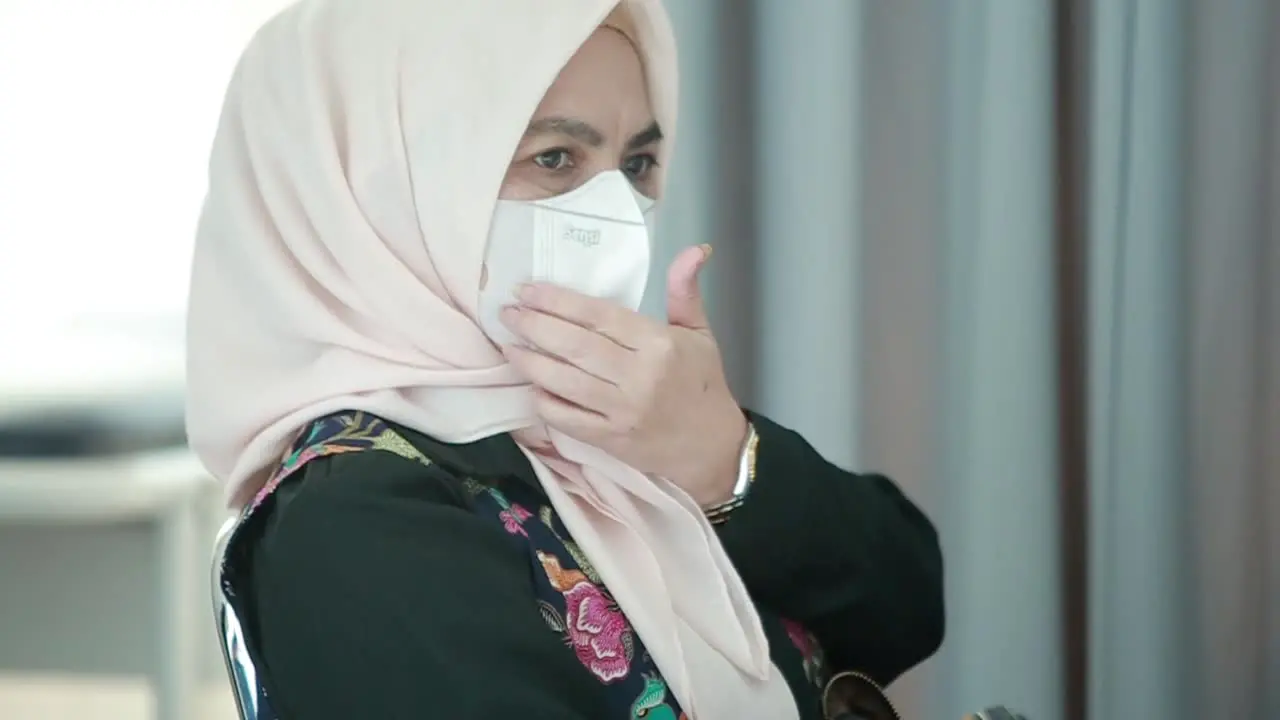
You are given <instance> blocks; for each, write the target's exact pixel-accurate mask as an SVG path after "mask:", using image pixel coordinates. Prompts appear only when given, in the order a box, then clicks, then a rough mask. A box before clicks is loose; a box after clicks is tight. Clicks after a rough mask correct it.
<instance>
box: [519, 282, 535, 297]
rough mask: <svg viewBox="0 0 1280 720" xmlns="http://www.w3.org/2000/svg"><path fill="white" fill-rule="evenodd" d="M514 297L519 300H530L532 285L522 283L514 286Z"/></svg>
mask: <svg viewBox="0 0 1280 720" xmlns="http://www.w3.org/2000/svg"><path fill="white" fill-rule="evenodd" d="M516 297H517V298H519V299H520V300H530V299H532V298H533V285H532V284H530V283H524V284H522V285H517V286H516Z"/></svg>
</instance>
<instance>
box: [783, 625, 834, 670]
mask: <svg viewBox="0 0 1280 720" xmlns="http://www.w3.org/2000/svg"><path fill="white" fill-rule="evenodd" d="M782 627H784V628H786V630H787V637H789V638H790V639H791V644H792V645H795V647H796V650H798V651H800V657H801V658H802V659H803V661H804V674H805V677H807V678H809V681H810V682H812V683H814V684H815V685H817V686H819V687H821V686H822V684H823V676H824V675H825V674H826V660H825V659H824V658H823V653H822V646H821V645H819V644H818V641H817V639H815V638H814V637H813V635H812V634H811V633H810V632H809V631H808V630H805V629H804V627H803V626H802V625H800V623H797V622H793V621H791V620H787V619H786V618H783V619H782Z"/></svg>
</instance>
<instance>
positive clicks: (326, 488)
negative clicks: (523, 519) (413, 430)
mask: <svg viewBox="0 0 1280 720" xmlns="http://www.w3.org/2000/svg"><path fill="white" fill-rule="evenodd" d="M295 481H296V482H295ZM463 482H464V481H463V479H462V478H461V477H459V476H457V475H456V474H455V473H453V472H451V471H450V470H449V469H448V468H447V467H446V466H444V465H442V464H441V463H438V462H437V461H436V459H435V458H434V457H433V456H432V454H431V452H430V448H429V447H428V448H423V447H421V446H420V444H418V443H414V442H413V441H412V440H411V439H410V438H408V437H406V435H405V433H403V432H401V431H400V430H399V429H397V428H396V427H395V426H394V425H392V424H391V423H388V422H386V421H384V420H383V419H381V418H379V417H377V416H375V415H372V414H369V413H365V412H360V411H345V412H341V413H336V414H333V415H329V416H327V417H323V418H319V419H317V420H316V421H314V422H313V423H311V424H310V425H309V426H308V427H307V428H306V429H304V430H303V432H301V433H299V435H298V439H297V440H296V441H295V443H294V445H293V447H292V448H291V450H290V452H289V454H288V455H287V456H286V457H285V458H284V460H283V461H282V463H281V465H280V468H279V469H278V470H277V472H276V474H275V476H274V477H273V478H272V481H271V482H270V483H269V484H268V487H269V491H274V489H275V486H279V485H285V486H291V487H292V490H291V492H289V493H285V494H286V495H289V496H290V497H296V496H301V495H306V496H308V497H318V498H321V499H328V500H336V499H339V498H345V499H347V500H354V499H356V498H362V497H363V498H365V499H366V500H373V499H376V498H378V497H379V496H393V497H399V498H401V499H402V500H404V501H416V502H437V503H444V504H450V505H466V501H465V494H464V493H462V492H461V488H462V485H463Z"/></svg>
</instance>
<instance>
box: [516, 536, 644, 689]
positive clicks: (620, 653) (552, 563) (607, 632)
mask: <svg viewBox="0 0 1280 720" xmlns="http://www.w3.org/2000/svg"><path fill="white" fill-rule="evenodd" d="M538 560H539V562H541V563H542V569H543V570H544V571H546V573H547V579H549V580H550V581H551V586H552V587H553V588H555V589H556V590H557V591H558V592H560V593H561V594H562V595H563V596H564V606H565V609H564V617H563V618H562V617H560V614H559V613H558V612H557V611H556V609H555V608H554V607H552V606H551V605H549V604H548V603H546V602H542V603H539V608H540V609H541V610H542V616H543V618H544V619H545V620H546V621H547V624H548V625H550V626H551V629H553V630H555V631H557V632H563V633H564V634H565V637H566V638H567V639H568V641H569V644H570V645H571V646H572V647H573V651H574V652H575V653H577V655H578V660H580V661H581V662H582V664H583V665H586V666H587V669H588V670H590V671H591V674H592V675H595V676H596V677H597V678H599V679H600V680H601V682H604V683H611V682H613V681H614V680H618V679H621V678H624V677H626V676H627V673H628V672H630V671H631V659H632V656H633V654H634V653H635V639H634V638H633V637H632V635H631V625H630V624H629V623H628V622H627V619H626V618H625V617H623V615H622V612H621V611H620V610H619V609H618V607H617V605H616V603H614V602H613V599H612V598H610V597H609V596H608V595H606V594H605V592H604V591H603V590H601V589H600V587H599V586H598V585H596V584H595V583H592V582H591V581H590V580H588V579H587V576H586V574H585V573H583V572H582V571H580V570H566V569H564V568H563V567H561V565H560V561H559V560H558V559H557V558H556V557H555V556H554V555H551V554H549V553H547V552H544V551H542V550H539V551H538Z"/></svg>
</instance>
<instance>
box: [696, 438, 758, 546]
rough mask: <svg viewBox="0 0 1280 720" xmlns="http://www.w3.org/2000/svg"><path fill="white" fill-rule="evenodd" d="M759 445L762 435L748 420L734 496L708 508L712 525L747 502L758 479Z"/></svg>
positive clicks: (722, 520)
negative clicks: (757, 454)
mask: <svg viewBox="0 0 1280 720" xmlns="http://www.w3.org/2000/svg"><path fill="white" fill-rule="evenodd" d="M759 447H760V435H759V434H757V433H756V426H755V425H753V424H752V423H750V422H748V423H747V439H746V441H745V442H743V443H742V453H741V454H740V455H739V457H738V481H737V482H736V483H734V485H733V497H731V498H729V499H728V500H725V501H724V502H722V503H720V504H718V505H712V506H711V507H709V508H707V509H706V515H707V519H708V520H710V521H711V524H712V525H720V524H723V523H724V522H726V521H727V520H728V519H729V515H730V514H731V513H733V511H734V510H737V509H738V508H739V507H741V506H742V503H744V502H746V500H747V493H749V492H750V491H751V485H752V483H754V482H755V480H756V453H757V450H758V449H759Z"/></svg>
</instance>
